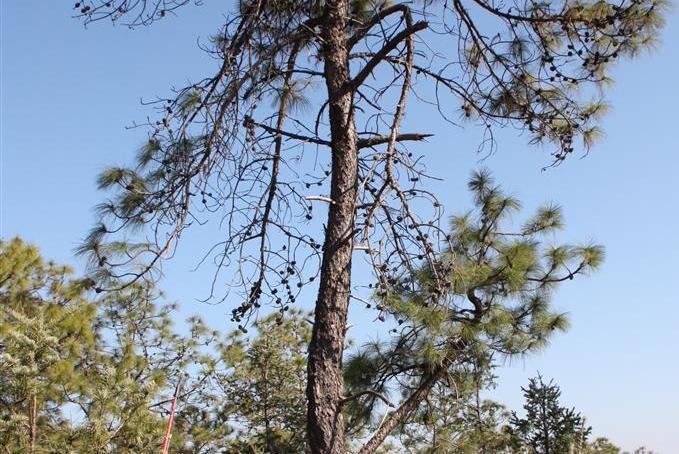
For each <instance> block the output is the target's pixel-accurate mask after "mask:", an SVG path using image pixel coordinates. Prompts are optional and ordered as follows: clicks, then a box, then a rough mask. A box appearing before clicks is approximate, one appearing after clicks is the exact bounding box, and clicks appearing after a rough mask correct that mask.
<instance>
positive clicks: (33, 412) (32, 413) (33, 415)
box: [28, 390, 38, 454]
mask: <svg viewBox="0 0 679 454" xmlns="http://www.w3.org/2000/svg"><path fill="white" fill-rule="evenodd" d="M37 419H38V398H37V395H36V392H35V390H34V391H33V395H32V396H31V402H30V404H29V407H28V423H29V425H30V426H31V445H30V453H31V454H35V440H36V438H37V433H38V430H37Z"/></svg>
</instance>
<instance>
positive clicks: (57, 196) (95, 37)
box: [0, 0, 679, 454]
mask: <svg viewBox="0 0 679 454" xmlns="http://www.w3.org/2000/svg"><path fill="white" fill-rule="evenodd" d="M205 3H206V4H207V5H206V6H204V7H201V8H186V9H183V10H182V11H181V13H180V16H179V18H177V19H170V20H167V21H165V22H161V23H159V24H156V25H155V26H153V27H151V28H150V29H138V30H134V31H131V30H128V29H126V28H124V27H112V26H111V25H110V24H108V23H101V24H96V25H94V26H92V27H90V28H89V29H88V30H86V29H84V28H83V27H82V25H81V24H80V23H79V22H77V21H76V20H73V19H71V18H70V10H69V2H56V1H49V2H45V1H37V0H13V1H12V0H2V1H1V2H0V8H2V9H1V15H2V102H1V104H2V106H1V107H2V110H1V114H2V129H1V132H0V134H1V147H2V156H1V160H0V166H1V174H0V178H1V184H0V190H1V198H0V203H1V207H0V216H1V219H0V235H1V236H2V237H4V238H7V237H11V236H14V235H20V236H22V237H23V238H25V239H26V240H28V241H30V242H33V243H35V244H37V245H38V246H39V247H40V248H41V249H42V251H43V253H44V254H45V255H46V256H48V257H50V258H54V259H56V260H59V261H62V262H69V263H73V264H75V265H82V264H80V263H78V262H77V261H76V260H75V259H74V258H73V256H72V251H73V248H74V247H75V246H76V245H77V244H78V242H79V241H80V239H81V238H82V237H83V236H84V235H85V232H86V231H87V230H88V228H89V227H90V226H91V225H92V222H93V216H92V212H91V210H90V209H91V207H92V206H94V205H95V204H96V203H97V202H99V201H101V197H102V195H101V194H99V193H97V192H96V190H95V185H94V177H95V175H96V174H97V173H98V172H99V171H100V170H101V169H103V168H104V167H105V166H106V165H108V164H116V163H119V164H124V163H126V162H130V158H131V157H132V155H133V153H134V150H135V149H136V147H137V146H138V145H139V143H140V142H141V141H142V140H143V138H144V133H143V131H134V130H132V131H130V130H125V129H124V126H126V125H129V124H130V123H131V121H132V120H143V119H144V118H145V116H146V114H147V113H149V112H148V110H147V108H145V107H142V106H141V105H140V102H139V101H140V98H142V97H144V98H152V97H153V96H155V95H164V94H166V93H168V89H169V87H171V86H173V85H176V86H181V85H183V83H184V82H185V81H186V80H187V79H189V78H191V77H197V76H201V75H205V74H206V71H207V68H208V65H209V61H208V60H207V59H206V57H205V56H204V55H203V54H202V53H201V51H199V50H198V49H197V46H196V40H197V39H198V38H203V39H205V38H206V37H207V36H208V35H209V34H210V33H212V32H213V31H214V30H216V28H217V26H218V25H219V24H220V22H221V13H222V12H223V11H222V8H223V5H224V2H216V1H212V0H206V2H205ZM678 19H679V16H678V15H677V14H676V12H674V13H672V16H671V17H669V18H668V27H667V29H666V30H665V33H664V36H663V42H662V44H661V45H660V47H659V48H658V50H657V51H656V52H654V53H652V54H650V55H644V56H642V57H641V58H640V59H639V60H637V61H635V62H632V63H629V62H626V63H624V64H622V65H620V66H619V67H618V68H617V69H616V71H615V73H614V76H615V79H616V81H617V83H616V85H615V86H614V87H613V88H612V89H611V90H610V92H609V95H608V98H609V100H610V101H611V103H612V104H613V110H612V112H611V113H610V114H609V115H608V116H607V117H606V118H605V119H604V123H603V126H604V128H605V131H606V133H607V137H606V139H605V140H603V141H602V142H600V143H599V144H598V145H597V146H596V147H595V148H594V150H593V151H592V153H591V154H590V155H589V156H587V157H586V158H584V159H571V160H570V162H567V163H566V164H565V165H563V166H561V167H558V168H556V169H553V170H551V171H548V172H541V171H540V168H541V167H542V166H543V165H544V164H546V163H548V162H549V161H548V157H547V155H546V154H545V153H544V152H540V151H539V150H536V149H533V148H530V147H528V146H527V145H525V143H524V140H523V139H522V138H521V137H518V136H517V135H516V134H515V133H513V132H507V133H503V134H502V142H501V143H500V148H499V150H498V152H497V153H496V154H494V155H492V156H490V157H489V158H487V159H486V160H485V161H483V162H482V163H479V159H480V156H478V155H476V154H475V152H474V150H475V148H476V145H477V144H478V141H479V140H480V131H479V130H476V129H474V128H473V127H468V128H467V130H465V131H463V130H461V129H456V128H451V127H446V126H445V125H444V124H443V123H442V122H439V120H438V119H436V118H431V117H429V116H426V115H425V114H426V111H424V110H422V111H418V110H417V109H415V110H414V111H411V112H410V117H409V118H410V121H411V124H413V125H416V124H417V123H418V122H421V123H424V122H426V123H427V124H428V126H431V127H432V129H434V130H435V131H436V132H437V136H436V137H435V138H434V139H433V140H431V142H430V143H429V144H428V145H427V155H428V159H430V161H429V162H430V163H431V167H432V168H434V169H436V171H437V173H438V175H440V176H442V177H444V178H445V183H443V184H441V185H440V186H439V188H438V189H439V190H440V192H441V193H442V199H443V201H444V202H445V205H446V206H447V207H448V211H449V212H456V211H458V212H459V211H463V210H466V209H467V208H468V207H469V199H468V197H467V195H466V193H465V183H466V179H467V176H468V175H469V173H470V171H471V170H473V169H474V168H476V167H478V166H479V165H483V166H486V167H489V168H490V169H491V170H493V171H494V173H495V175H496V177H497V179H498V181H499V182H501V183H502V184H503V185H504V186H505V187H506V188H508V189H509V190H510V191H511V192H512V193H513V194H515V195H517V196H519V197H520V198H522V199H523V200H524V202H525V205H526V207H527V208H531V207H534V206H536V205H537V204H539V203H540V202H543V201H555V202H558V203H559V204H561V205H562V206H563V207H564V210H565V213H566V220H567V230H566V231H565V232H564V235H562V236H561V237H560V238H562V239H564V240H567V241H578V240H581V241H588V240H590V239H593V240H596V241H597V242H600V243H603V244H604V245H605V246H606V248H607V260H606V263H605V265H604V266H603V269H602V270H601V272H599V273H598V274H596V275H595V276H593V277H590V278H587V279H584V280H580V281H578V282H575V283H573V285H569V286H567V287H564V288H563V289H562V291H560V292H559V294H558V296H557V298H556V304H557V306H558V307H559V308H560V309H562V310H564V311H568V312H569V313H570V314H571V320H572V328H571V330H570V331H569V332H568V333H566V334H564V335H561V336H559V337H558V338H556V339H555V340H554V341H553V343H552V345H551V347H550V348H548V349H547V350H546V351H544V352H543V353H541V354H539V355H537V356H531V357H528V358H525V359H522V360H516V361H515V362H514V363H512V364H510V365H507V366H506V367H504V368H502V370H501V371H500V375H501V377H500V380H499V381H500V386H499V388H498V389H497V390H496V391H495V392H494V393H493V397H494V398H495V399H496V400H499V401H501V402H503V403H505V404H507V405H509V406H510V407H511V408H518V407H519V406H520V397H521V396H520V390H519V387H520V386H521V385H523V384H525V383H526V381H527V377H529V376H532V375H534V374H535V373H536V371H537V370H540V371H541V372H542V373H543V375H545V376H546V377H550V378H551V377H553V378H555V379H556V380H557V381H558V382H559V384H560V385H561V387H562V389H563V397H564V400H565V401H566V402H567V403H568V404H570V405H575V406H577V408H578V409H579V410H581V411H582V412H583V413H584V414H586V415H587V416H588V417H589V422H590V423H591V424H592V425H593V426H594V432H595V434H601V435H606V436H608V437H610V438H611V439H612V440H613V441H614V442H616V443H618V444H619V445H621V446H623V447H624V448H627V449H632V448H634V447H636V446H639V445H641V444H645V445H647V446H648V447H650V448H653V449H656V450H658V451H659V452H661V453H664V454H676V453H679V430H677V428H678V427H679V389H678V387H679V354H677V352H676V349H677V346H678V345H679V328H678V327H679V304H677V303H678V302H679V297H678V296H677V286H678V285H679V269H678V267H677V260H678V259H679V235H677V232H679V210H678V209H679V189H678V187H677V184H678V180H679V172H678V167H679V154H678V153H679V138H678V133H679V115H678V114H677V109H678V108H679V91H678V90H677V82H679V21H678ZM191 241H192V240H191V239H190V238H189V240H188V241H187V242H186V243H184V245H183V248H182V249H181V250H180V254H179V255H178V257H177V259H176V260H175V261H174V262H172V263H170V264H169V265H168V268H167V278H166V279H165V280H164V281H163V283H162V287H163V288H165V289H166V290H167V291H168V293H169V296H170V297H171V298H172V299H177V300H179V301H181V302H182V304H183V307H184V311H185V312H186V313H192V312H200V313H203V314H207V315H208V317H209V318H210V320H211V322H212V324H213V325H215V327H219V328H221V329H228V328H229V326H228V324H227V317H226V316H225V315H224V314H225V313H227V312H228V311H229V309H230V307H231V306H229V305H228V303H227V304H224V305H221V306H208V305H205V304H201V303H198V302H196V301H195V299H196V298H197V297H202V296H204V295H205V288H204V286H203V284H204V282H205V279H202V280H201V279H199V278H194V276H197V275H194V274H191V273H190V269H191V268H192V267H193V265H194V263H195V259H196V256H195V254H192V247H191V246H192V243H191ZM195 241H198V240H195ZM194 252H195V251H194ZM308 298H309V299H310V300H311V299H313V298H312V296H311V295H310V296H308ZM360 323H363V326H367V327H370V325H366V324H365V322H364V321H362V322H360ZM373 330H374V328H373ZM354 335H355V336H357V334H354Z"/></svg>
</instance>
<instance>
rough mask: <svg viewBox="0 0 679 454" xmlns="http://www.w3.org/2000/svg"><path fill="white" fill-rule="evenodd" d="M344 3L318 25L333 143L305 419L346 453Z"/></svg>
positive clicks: (353, 184)
mask: <svg viewBox="0 0 679 454" xmlns="http://www.w3.org/2000/svg"><path fill="white" fill-rule="evenodd" d="M348 18H349V12H348V4H347V2H345V1H344V0H330V1H328V2H327V3H326V7H325V12H324V17H323V21H322V25H321V38H322V39H323V55H324V76H325V81H326V87H327V91H328V99H329V106H328V113H329V120H330V135H331V149H332V176H331V190H330V197H331V199H332V201H333V203H331V204H330V207H329V210H328V221H327V224H326V234H325V241H324V254H323V262H322V265H321V276H320V283H319V291H318V300H317V301H316V310H315V318H314V327H313V332H312V339H311V343H310V345H309V362H308V385H307V398H308V404H309V407H308V422H307V430H308V437H309V446H310V448H311V452H312V453H323V454H330V453H332V454H339V453H344V428H345V426H344V418H343V415H342V413H341V408H342V401H343V398H344V377H343V370H342V354H343V351H344V336H345V330H346V322H347V313H348V309H349V294H350V290H351V287H350V286H351V259H352V252H353V231H354V223H355V211H356V191H357V175H358V153H357V152H358V147H357V138H356V128H355V124H354V116H353V101H352V97H353V93H352V91H351V90H350V89H348V86H349V77H350V73H349V59H348V45H347V33H348V32H347V29H348Z"/></svg>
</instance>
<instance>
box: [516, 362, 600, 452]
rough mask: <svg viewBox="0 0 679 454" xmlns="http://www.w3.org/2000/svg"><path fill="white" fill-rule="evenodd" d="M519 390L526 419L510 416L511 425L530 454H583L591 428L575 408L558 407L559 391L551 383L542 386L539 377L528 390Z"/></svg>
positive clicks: (532, 381)
mask: <svg viewBox="0 0 679 454" xmlns="http://www.w3.org/2000/svg"><path fill="white" fill-rule="evenodd" d="M521 389H522V390H523V395H524V398H525V400H526V403H525V404H524V405H523V408H524V410H525V411H526V415H525V417H524V418H519V417H518V416H517V414H516V413H513V414H512V419H511V422H510V424H511V426H512V428H513V429H514V430H515V431H516V432H517V433H518V434H520V436H521V438H522V439H523V441H524V443H525V444H526V445H527V446H529V447H530V450H531V452H534V453H536V454H568V453H572V452H583V451H585V450H586V446H587V438H588V437H589V434H590V433H591V431H592V428H591V427H589V426H587V425H586V423H585V418H584V417H583V416H582V415H581V414H580V413H578V412H576V411H575V409H574V408H570V409H569V408H566V407H562V406H561V405H560V403H559V397H561V390H560V389H559V387H558V386H557V385H556V384H555V383H554V381H553V380H552V381H550V382H549V383H545V382H544V381H543V380H542V376H540V375H538V376H537V378H531V379H530V380H529V383H528V387H527V388H521Z"/></svg>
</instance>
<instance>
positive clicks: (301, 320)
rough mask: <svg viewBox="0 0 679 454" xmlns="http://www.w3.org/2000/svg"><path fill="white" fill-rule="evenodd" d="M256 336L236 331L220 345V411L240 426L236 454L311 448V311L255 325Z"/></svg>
mask: <svg viewBox="0 0 679 454" xmlns="http://www.w3.org/2000/svg"><path fill="white" fill-rule="evenodd" d="M255 328H256V330H257V336H256V337H254V336H252V337H250V338H248V337H246V336H245V335H244V334H243V333H242V332H240V331H236V332H234V333H232V334H231V335H230V336H229V337H228V338H227V340H226V342H224V344H223V346H222V348H221V354H220V355H221V358H222V361H223V364H222V370H221V371H220V372H219V373H218V374H217V377H218V378H217V381H218V383H219V387H220V388H221V389H223V390H224V394H223V396H222V399H223V401H224V406H223V407H222V408H221V410H220V411H221V412H222V413H223V415H224V416H225V417H227V418H228V419H229V420H233V421H234V422H235V424H234V425H235V426H236V427H238V429H237V431H236V433H235V434H234V437H233V442H232V443H231V444H230V446H229V449H230V450H231V451H232V452H242V453H253V454H254V453H259V452H267V453H273V452H280V453H284V452H290V453H293V452H306V451H307V444H306V430H305V422H306V405H305V399H304V390H305V388H306V348H307V345H308V344H309V338H310V336H311V325H310V324H309V322H307V315H305V314H303V313H301V312H299V311H296V310H292V311H291V312H290V314H288V317H286V318H282V317H281V316H280V315H278V314H274V315H271V316H268V317H266V318H264V319H262V320H259V321H257V322H256V323H255Z"/></svg>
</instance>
